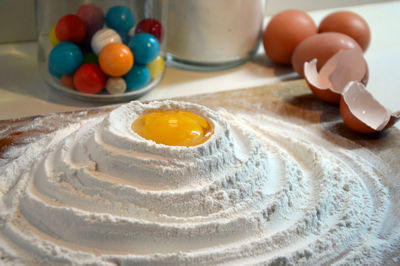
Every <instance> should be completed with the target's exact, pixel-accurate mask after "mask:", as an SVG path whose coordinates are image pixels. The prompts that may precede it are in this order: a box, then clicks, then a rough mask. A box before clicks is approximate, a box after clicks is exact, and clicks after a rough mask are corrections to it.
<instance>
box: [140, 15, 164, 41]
mask: <svg viewBox="0 0 400 266" xmlns="http://www.w3.org/2000/svg"><path fill="white" fill-rule="evenodd" d="M135 33H136V34H138V33H150V34H151V35H153V36H154V37H156V38H157V40H158V41H159V42H160V43H161V42H162V40H163V37H164V29H163V27H162V25H161V23H160V22H159V21H158V20H156V19H152V18H145V19H143V20H142V21H140V22H139V24H137V26H136V30H135Z"/></svg>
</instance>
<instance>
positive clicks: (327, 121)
mask: <svg viewBox="0 0 400 266" xmlns="http://www.w3.org/2000/svg"><path fill="white" fill-rule="evenodd" d="M174 100H184V101H189V102H194V103H198V104H202V105H205V106H207V107H209V108H211V109H217V108H221V107H222V108H225V109H226V110H227V111H229V112H231V113H233V114H234V113H237V112H243V111H245V112H254V113H260V112H262V113H265V114H271V115H275V116H278V117H281V118H282V119H285V120H288V121H291V122H292V123H296V124H299V125H302V126H304V127H313V128H314V129H318V130H320V132H321V134H326V135H329V134H334V135H340V136H342V137H344V138H347V139H349V140H351V141H354V142H356V143H357V144H359V145H361V146H363V147H366V148H368V149H370V150H372V151H374V152H376V153H379V154H381V156H382V157H383V159H385V160H387V161H389V162H391V164H392V163H393V166H396V167H397V166H398V165H400V158H399V156H396V158H393V155H394V154H393V152H392V151H393V150H394V149H400V131H399V130H398V129H397V128H395V127H392V128H391V129H390V130H388V131H386V132H384V133H380V134H374V135H360V134H356V133H353V132H351V131H350V130H349V129H348V128H347V127H346V126H345V125H344V123H343V121H342V120H341V118H340V114H339V108H338V107H337V106H335V105H332V104H328V103H324V102H322V101H320V100H319V99H317V98H316V97H315V96H314V95H313V94H311V92H310V90H309V88H308V86H307V84H306V83H305V82H304V80H296V81H290V82H283V83H279V84H273V85H267V86H261V87H256V88H249V89H241V90H235V91H226V92H219V93H211V94H203V95H195V96H189V97H181V98H175V99H174ZM118 106H119V105H112V106H105V107H100V108H98V107H97V108H91V109H87V110H85V111H73V112H66V113H54V114H46V115H40V116H33V117H26V118H21V119H16V120H2V121H0V159H3V160H2V161H0V165H1V164H2V163H4V160H5V159H6V158H5V153H6V151H7V149H9V148H10V147H12V146H19V145H25V144H28V143H30V142H32V141H35V140H36V139H38V138H40V137H42V136H43V134H48V133H50V132H53V131H55V130H57V129H59V128H62V127H64V126H66V125H68V124H69V123H71V122H74V121H78V120H80V119H83V118H89V117H96V116H99V115H103V114H105V113H107V112H109V111H111V110H113V109H115V108H116V107H118ZM10 159H12V158H7V160H6V161H9V160H10ZM399 172H400V171H399Z"/></svg>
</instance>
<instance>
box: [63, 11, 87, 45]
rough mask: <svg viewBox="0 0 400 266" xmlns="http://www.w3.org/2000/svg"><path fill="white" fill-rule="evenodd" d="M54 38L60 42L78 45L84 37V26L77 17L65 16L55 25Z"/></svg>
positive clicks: (85, 31)
mask: <svg viewBox="0 0 400 266" xmlns="http://www.w3.org/2000/svg"><path fill="white" fill-rule="evenodd" d="M55 32H56V36H57V38H58V39H59V40H60V41H61V42H73V43H76V44H79V43H81V42H82V41H83V39H85V37H86V33H87V30H86V24H85V22H84V21H83V20H82V19H80V18H79V17H78V16H77V15H66V16H63V17H61V18H60V20H59V21H58V22H57V24H56V30H55Z"/></svg>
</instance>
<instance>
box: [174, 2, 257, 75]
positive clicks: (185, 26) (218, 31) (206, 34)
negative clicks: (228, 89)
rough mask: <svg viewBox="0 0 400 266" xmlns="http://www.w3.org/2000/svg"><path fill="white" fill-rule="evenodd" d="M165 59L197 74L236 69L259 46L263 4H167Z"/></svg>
mask: <svg viewBox="0 0 400 266" xmlns="http://www.w3.org/2000/svg"><path fill="white" fill-rule="evenodd" d="M168 5H169V6H168V27H169V30H168V33H167V35H168V44H167V58H168V60H169V61H170V62H171V64H172V65H175V66H178V67H182V68H187V69H195V70H196V69H197V70H218V69H224V68H230V67H233V66H237V65H239V64H241V63H243V62H245V61H246V60H247V59H248V58H249V57H250V56H251V55H253V54H254V53H255V52H256V50H257V48H258V45H259V43H260V36H261V33H262V25H263V18H264V13H265V0H201V1H199V0H184V1H169V4H168Z"/></svg>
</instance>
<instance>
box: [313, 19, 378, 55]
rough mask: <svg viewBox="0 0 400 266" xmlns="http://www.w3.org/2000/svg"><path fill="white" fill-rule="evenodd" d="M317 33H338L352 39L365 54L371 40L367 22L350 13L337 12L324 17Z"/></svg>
mask: <svg viewBox="0 0 400 266" xmlns="http://www.w3.org/2000/svg"><path fill="white" fill-rule="evenodd" d="M318 32H339V33H343V34H346V35H347V36H350V37H351V38H353V39H354V40H355V41H356V42H357V43H358V44H359V45H360V46H361V48H362V49H363V51H364V52H365V51H366V50H367V48H368V46H369V42H370V40H371V32H370V30H369V26H368V24H367V22H366V21H365V20H364V19H363V18H362V17H361V16H360V15H358V14H356V13H353V12H350V11H339V12H335V13H332V14H330V15H328V16H327V17H325V18H324V19H323V20H322V22H321V24H320V25H319V28H318Z"/></svg>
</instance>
